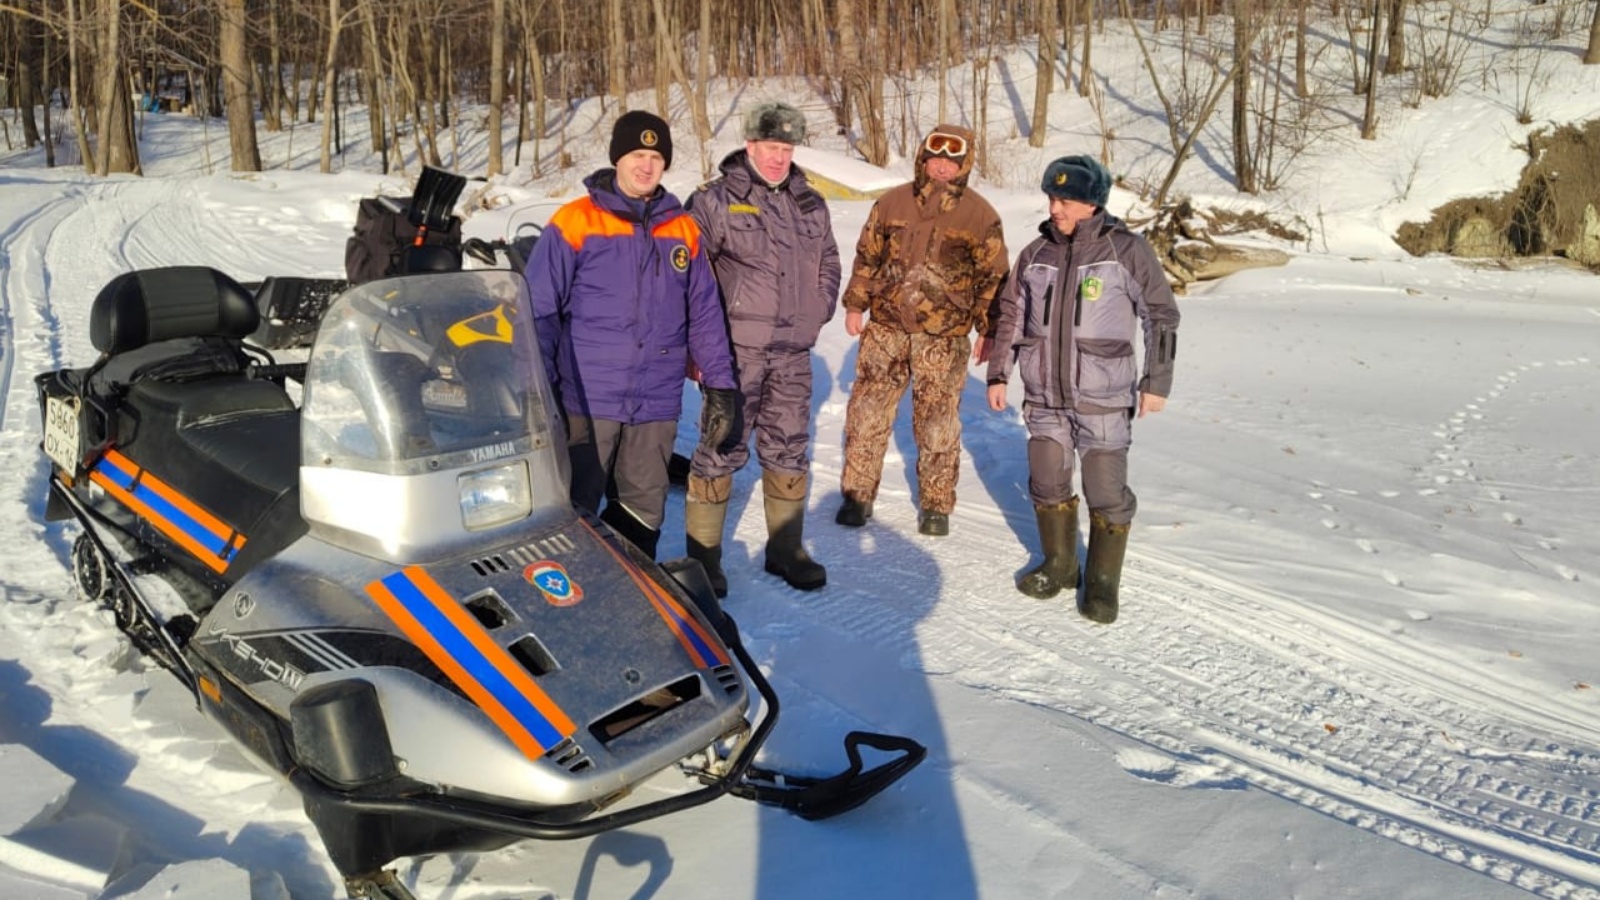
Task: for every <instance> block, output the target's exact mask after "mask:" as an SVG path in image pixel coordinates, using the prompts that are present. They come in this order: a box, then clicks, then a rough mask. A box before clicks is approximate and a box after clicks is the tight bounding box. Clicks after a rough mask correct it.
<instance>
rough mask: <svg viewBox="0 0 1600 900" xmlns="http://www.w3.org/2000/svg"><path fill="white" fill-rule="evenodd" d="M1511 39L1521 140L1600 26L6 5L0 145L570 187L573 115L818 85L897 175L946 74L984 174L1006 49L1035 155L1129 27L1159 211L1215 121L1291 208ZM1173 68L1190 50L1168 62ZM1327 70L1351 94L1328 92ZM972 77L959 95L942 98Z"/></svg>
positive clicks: (1223, 4)
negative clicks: (350, 137)
mask: <svg viewBox="0 0 1600 900" xmlns="http://www.w3.org/2000/svg"><path fill="white" fill-rule="evenodd" d="M1535 10H1537V13H1538V14H1537V15H1534V14H1533V13H1534V11H1535ZM1507 16H1511V17H1519V18H1517V19H1516V22H1517V27H1516V28H1515V29H1514V30H1513V33H1514V34H1515V35H1516V40H1515V44H1516V46H1513V47H1510V48H1507V49H1508V52H1507V54H1506V58H1507V59H1509V60H1511V63H1510V65H1509V66H1508V67H1507V68H1508V72H1507V76H1508V77H1511V78H1514V79H1516V80H1517V81H1516V83H1517V85H1518V86H1519V92H1518V95H1519V96H1520V97H1523V98H1525V99H1524V101H1523V102H1522V104H1521V106H1522V107H1523V108H1520V109H1519V110H1517V113H1518V118H1519V119H1522V120H1523V121H1532V117H1533V116H1534V115H1535V110H1534V109H1533V106H1534V105H1535V102H1536V100H1537V96H1538V94H1539V92H1540V91H1543V90H1547V89H1549V88H1550V86H1549V85H1548V76H1546V77H1545V79H1544V80H1543V81H1541V79H1540V68H1541V60H1542V59H1543V56H1544V54H1546V53H1547V52H1549V51H1548V50H1547V48H1548V46H1549V45H1550V44H1551V43H1552V42H1553V41H1555V40H1556V39H1558V38H1562V37H1566V36H1569V35H1572V34H1581V32H1582V31H1583V30H1585V29H1586V30H1587V32H1588V38H1587V44H1586V52H1585V56H1584V62H1585V63H1587V64H1597V63H1600V3H1596V2H1594V0H1537V2H1529V0H1521V2H1511V0H1355V2H1345V0H1310V2H1293V3H1291V2H1286V0H960V2H958V0H798V2H796V3H787V4H778V3H770V2H753V0H649V2H629V3H624V2H623V0H0V47H3V48H4V50H3V51H0V105H3V106H4V111H3V113H0V130H3V135H0V141H3V144H4V146H5V147H6V148H7V149H12V148H14V147H18V146H26V147H30V148H31V147H37V146H39V145H41V144H42V145H43V146H44V148H45V159H46V161H47V164H48V165H51V166H55V165H78V166H81V167H82V168H83V169H84V170H86V171H87V172H89V173H90V174H106V173H126V172H132V173H138V172H140V159H139V141H138V135H139V121H140V117H141V116H143V115H145V114H147V113H153V112H157V111H160V112H165V113H170V114H179V115H191V116H205V117H214V118H216V119H219V120H225V122H226V128H227V131H228V135H229V143H230V146H231V150H232V154H231V160H232V163H231V164H232V167H233V168H234V170H236V171H257V170H260V169H261V167H262V161H261V155H260V152H259V150H258V149H257V137H256V136H257V133H258V130H260V129H264V130H266V131H269V132H271V131H278V130H281V129H284V128H286V127H292V126H293V125H295V124H297V123H298V124H304V125H305V126H315V127H316V128H318V129H319V131H318V133H319V134H320V142H321V164H322V171H324V172H326V171H329V170H330V166H331V165H332V162H331V161H332V158H333V154H334V148H335V147H336V146H337V144H338V143H339V142H341V141H342V140H343V136H342V135H341V134H340V128H339V124H340V122H341V121H342V111H343V110H350V111H351V113H352V114H359V115H364V116H367V117H368V118H369V122H368V125H369V126H370V130H368V129H363V131H364V132H367V133H369V134H370V135H371V137H370V140H371V141H372V143H373V147H372V150H373V151H374V153H375V154H376V155H377V156H378V158H380V159H381V160H382V161H383V166H384V169H385V171H388V168H389V166H390V165H391V164H396V165H399V164H402V163H401V162H400V161H401V160H402V159H403V158H404V156H405V155H406V153H407V152H409V153H411V154H413V156H414V158H418V159H424V160H427V161H429V162H431V163H433V164H440V160H441V151H440V135H441V133H442V132H444V131H445V130H447V129H449V128H450V127H451V122H452V120H453V119H454V118H455V117H459V116H461V115H463V114H464V112H463V111H469V114H473V115H483V116H485V128H486V129H487V130H488V131H489V133H491V134H495V133H498V134H505V135H506V136H507V140H505V141H496V142H491V146H490V152H489V164H488V168H489V171H488V173H487V174H489V175H495V174H498V173H501V172H504V171H506V170H507V169H508V168H509V167H512V166H516V165H519V164H522V152H523V145H524V144H527V145H529V148H530V151H531V158H532V159H533V160H535V161H536V162H535V165H538V164H539V163H538V162H537V161H538V160H541V159H544V158H546V157H549V156H553V158H554V159H555V161H556V162H555V164H556V165H561V164H564V163H565V161H566V154H565V153H564V152H560V149H559V148H562V147H564V146H565V142H566V140H567V135H566V133H565V122H566V117H565V116H564V115H563V112H564V111H565V110H569V109H571V108H572V106H573V105H574V103H575V102H577V101H578V100H581V99H584V98H592V97H599V98H602V99H603V100H604V102H606V103H608V104H613V105H614V106H615V108H616V110H617V111H618V112H620V111H621V110H622V109H624V108H626V106H627V105H628V104H629V103H630V102H631V103H634V104H639V105H649V106H652V107H653V108H654V109H657V110H662V111H666V113H667V115H668V117H669V119H674V120H681V119H687V120H688V121H687V122H682V121H679V122H677V124H678V125H679V126H680V127H682V126H683V125H687V126H688V127H689V128H691V129H692V130H693V132H694V134H695V135H696V136H697V137H698V138H699V139H700V143H701V145H702V146H703V145H704V144H705V143H706V139H707V138H708V137H709V136H710V134H711V132H712V124H711V116H710V113H709V112H708V110H707V104H706V97H707V89H708V85H709V84H711V83H712V82H713V81H714V80H719V79H720V80H722V81H723V82H724V83H726V84H739V83H741V82H745V81H751V80H758V79H771V78H798V79H804V81H805V82H806V83H807V84H808V85H809V86H810V87H811V90H812V93H813V94H814V96H816V97H819V98H823V99H822V102H825V103H826V105H827V107H828V109H827V114H828V115H829V116H830V117H831V120H832V121H833V122H834V123H836V125H837V127H838V131H839V133H840V134H843V135H847V136H848V138H849V142H850V146H851V148H852V149H853V150H854V151H855V152H856V153H858V154H859V155H860V156H861V158H862V159H865V160H867V161H868V162H871V163H874V164H879V165H881V164H883V162H884V161H885V160H886V159H888V158H889V156H890V155H891V153H892V152H895V151H897V150H899V149H901V148H902V147H903V145H904V143H905V141H906V139H907V137H906V136H907V131H908V121H909V120H910V119H911V118H912V116H910V115H909V114H908V110H909V108H910V106H909V104H910V102H911V98H910V97H909V96H908V95H909V94H910V93H911V92H912V91H925V88H923V87H921V85H923V84H925V83H926V82H925V80H924V76H926V75H928V74H929V73H933V74H935V75H936V77H935V79H934V80H935V81H936V82H937V88H936V89H935V92H936V96H934V97H925V96H919V97H917V98H916V102H917V103H918V104H924V106H922V107H920V108H927V106H926V104H934V103H936V104H937V111H938V114H939V118H940V119H941V120H945V119H951V118H956V119H959V120H961V121H963V122H966V123H969V124H971V125H972V126H973V127H974V128H975V130H976V131H977V132H978V134H979V135H980V147H979V153H980V156H979V165H980V166H982V165H983V155H982V154H983V150H984V144H985V143H986V142H987V141H989V140H991V139H998V138H1004V137H1007V136H1009V133H1008V132H1002V131H1000V130H998V129H991V128H990V127H989V123H988V121H987V115H988V104H987V103H986V102H984V101H985V100H986V99H987V96H986V95H987V93H988V92H989V91H992V90H997V89H999V88H998V82H999V80H1000V79H999V77H998V76H997V75H996V74H995V66H996V65H997V64H998V62H999V60H998V56H999V54H1000V51H1001V49H1002V48H1014V47H1026V48H1029V49H1031V50H1032V53H1031V54H1030V59H1031V60H1032V61H1033V64H1034V66H1035V68H1036V71H1035V72H1034V73H1032V75H1033V77H1032V78H1031V81H1032V84H1033V92H1032V93H1033V96H1032V97H1031V102H1032V125H1033V127H1031V128H1029V129H1027V130H1026V139H1027V140H1028V142H1029V143H1030V144H1032V145H1033V146H1035V147H1037V146H1040V145H1041V144H1042V142H1043V140H1044V136H1045V132H1046V128H1045V127H1044V123H1045V122H1046V121H1047V116H1048V112H1049V108H1050V103H1051V101H1052V98H1053V97H1055V98H1059V97H1061V96H1062V95H1063V93H1065V92H1072V93H1074V94H1076V95H1077V96H1078V97H1082V98H1086V99H1087V100H1088V101H1089V104H1090V107H1091V108H1093V109H1098V108H1099V102H1098V95H1099V93H1100V92H1102V91H1104V90H1105V89H1106V86H1105V84H1104V83H1103V82H1102V81H1101V80H1099V79H1097V78H1096V77H1095V73H1096V64H1097V63H1096V58H1095V52H1096V48H1097V36H1099V35H1103V34H1104V33H1105V29H1107V28H1108V27H1122V28H1126V29H1129V30H1131V32H1132V35H1133V37H1134V38H1135V40H1136V46H1138V47H1139V48H1140V50H1141V52H1142V55H1143V61H1142V63H1143V64H1142V70H1143V71H1144V72H1145V74H1146V76H1147V77H1148V79H1149V82H1148V84H1146V85H1142V86H1140V88H1139V91H1140V92H1141V93H1143V92H1149V93H1150V94H1151V95H1152V96H1153V97H1154V98H1155V99H1154V102H1155V103H1156V104H1159V107H1160V109H1159V113H1160V114H1161V115H1162V116H1163V117H1164V119H1165V122H1166V126H1167V131H1168V136H1169V141H1170V148H1169V149H1170V152H1171V166H1170V168H1169V169H1168V171H1167V173H1166V176H1165V177H1164V178H1161V179H1152V183H1151V184H1148V185H1145V186H1144V188H1145V189H1146V193H1148V194H1149V195H1151V196H1152V198H1153V199H1154V200H1155V202H1156V204H1157V205H1160V204H1161V203H1162V202H1163V201H1165V200H1166V199H1167V194H1168V192H1169V190H1170V189H1171V185H1172V182H1173V179H1174V178H1175V177H1176V175H1177V173H1178V171H1179V170H1180V169H1181V167H1182V166H1183V164H1184V161H1185V160H1186V159H1187V158H1188V156H1189V155H1190V153H1191V151H1192V150H1193V144H1194V142H1195V140H1196V137H1197V136H1198V135H1199V134H1200V132H1201V131H1202V129H1203V128H1205V127H1206V126H1207V123H1208V122H1210V121H1211V120H1212V119H1213V118H1217V120H1218V122H1219V123H1220V125H1219V127H1222V128H1224V129H1226V133H1227V134H1228V135H1230V136H1231V140H1229V141H1228V145H1229V146H1228V148H1227V156H1228V158H1227V164H1228V165H1229V166H1230V167H1231V171H1232V177H1233V181H1234V183H1235V186H1236V187H1237V188H1238V190H1239V191H1241V192H1243V193H1247V194H1257V193H1261V192H1263V191H1271V190H1272V189H1273V188H1274V187H1275V184H1276V182H1277V180H1278V175H1279V174H1280V173H1281V172H1282V170H1283V168H1284V166H1285V165H1286V161H1287V160H1290V159H1292V158H1293V157H1294V155H1295V154H1296V153H1297V152H1299V150H1301V149H1303V148H1304V147H1305V146H1308V145H1309V144H1310V142H1312V141H1315V140H1316V139H1317V138H1318V136H1319V135H1320V134H1322V133H1324V132H1325V130H1326V129H1330V128H1357V129H1359V130H1360V131H1361V135H1362V136H1363V137H1369V138H1370V137H1371V136H1372V135H1373V133H1374V131H1375V129H1376V128H1377V127H1378V123H1379V121H1380V118H1379V115H1378V104H1379V97H1380V91H1379V90H1378V85H1379V84H1380V82H1388V83H1389V84H1390V85H1391V86H1392V89H1391V90H1389V91H1387V92H1386V93H1384V94H1383V96H1386V97H1395V98H1398V101H1397V102H1402V103H1412V104H1415V103H1420V102H1422V101H1423V100H1424V99H1426V98H1437V97H1443V96H1448V95H1449V94H1450V93H1451V92H1452V91H1453V90H1455V89H1456V87H1457V86H1458V85H1459V84H1460V83H1461V80H1462V79H1463V78H1465V77H1468V76H1469V73H1467V72H1466V71H1465V70H1464V68H1463V65H1462V61H1463V59H1464V58H1465V57H1466V53H1465V49H1466V47H1467V46H1469V44H1470V43H1471V42H1474V41H1479V40H1482V39H1483V35H1484V33H1485V32H1486V31H1487V30H1488V27H1489V25H1490V23H1492V22H1494V21H1496V20H1497V18H1499V17H1507ZM1580 43H1582V41H1580ZM1158 44H1159V45H1166V46H1168V47H1176V48H1177V50H1178V51H1179V52H1178V53H1176V54H1173V53H1165V54H1158V53H1157V52H1155V47H1156V46H1157V45H1158ZM1173 59H1177V60H1179V62H1178V63H1177V64H1173V63H1172V62H1171V60H1173ZM1330 60H1331V61H1336V62H1337V63H1338V64H1337V66H1333V67H1330V66H1329V65H1327V62H1328V61H1330ZM1318 62H1321V63H1322V64H1321V65H1316V63H1318ZM1544 68H1545V69H1548V68H1549V66H1548V63H1544ZM1330 69H1331V70H1332V71H1336V72H1338V73H1340V74H1339V77H1338V79H1337V80H1334V79H1330V78H1328V77H1326V75H1324V74H1317V75H1313V74H1312V73H1313V72H1317V73H1326V72H1328V71H1330ZM957 71H962V72H963V75H964V77H962V78H960V79H952V78H947V77H945V73H952V72H957ZM914 81H915V85H914V84H913V82H914ZM1523 85H1525V88H1524V87H1523ZM1336 94H1337V95H1342V96H1339V97H1338V98H1337V99H1335V98H1334V96H1333V95H1336ZM1352 95H1353V96H1358V97H1365V112H1364V114H1363V115H1361V116H1360V121H1357V122H1351V121H1349V118H1350V117H1349V116H1348V115H1340V114H1338V113H1337V112H1336V110H1338V109H1343V108H1347V107H1348V104H1347V103H1346V102H1345V101H1347V99H1348V98H1349V97H1350V96H1352ZM642 98H643V99H644V101H645V102H644V103H643V104H641V99H642ZM1524 117H1526V118H1524ZM913 139H914V138H913ZM551 142H553V143H554V145H555V147H556V148H557V150H558V152H555V153H554V154H551V153H550V152H549V151H550V149H551ZM508 148H509V149H510V151H511V157H512V158H511V159H507V158H506V152H505V151H506V149H508ZM707 167H709V160H708V159H702V168H703V169H705V168H707Z"/></svg>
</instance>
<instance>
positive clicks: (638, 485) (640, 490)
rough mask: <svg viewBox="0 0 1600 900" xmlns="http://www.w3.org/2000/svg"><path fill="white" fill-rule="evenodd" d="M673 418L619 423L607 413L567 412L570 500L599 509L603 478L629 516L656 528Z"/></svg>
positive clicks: (585, 507)
mask: <svg viewBox="0 0 1600 900" xmlns="http://www.w3.org/2000/svg"><path fill="white" fill-rule="evenodd" d="M677 434H678V423H677V421H675V420H674V421H668V422H645V423H642V424H639V425H625V424H623V423H622V422H613V421H611V420H609V419H590V418H586V417H584V416H573V415H569V416H567V455H568V457H569V458H570V460H571V462H572V505H574V506H576V507H577V508H578V509H579V510H581V511H583V512H587V513H589V514H590V515H597V514H598V513H599V512H600V499H601V498H602V497H604V496H605V494H606V484H607V482H612V481H614V482H615V483H616V489H617V493H616V497H615V498H613V499H612V500H611V501H610V502H612V503H621V504H622V506H623V508H625V509H627V510H628V511H629V512H630V513H632V514H633V517H634V518H636V519H638V520H639V521H640V522H642V523H643V524H645V525H646V526H648V527H650V528H654V529H656V530H657V531H659V530H660V529H661V522H662V520H663V519H665V518H666V511H667V459H668V458H670V457H671V456H672V442H673V440H674V439H676V438H677Z"/></svg>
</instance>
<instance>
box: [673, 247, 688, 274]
mask: <svg viewBox="0 0 1600 900" xmlns="http://www.w3.org/2000/svg"><path fill="white" fill-rule="evenodd" d="M672 267H673V268H674V269H677V270H678V271H679V272H683V271H686V270H687V269H688V268H689V248H688V247H685V246H684V245H682V244H679V245H678V246H676V247H673V248H672Z"/></svg>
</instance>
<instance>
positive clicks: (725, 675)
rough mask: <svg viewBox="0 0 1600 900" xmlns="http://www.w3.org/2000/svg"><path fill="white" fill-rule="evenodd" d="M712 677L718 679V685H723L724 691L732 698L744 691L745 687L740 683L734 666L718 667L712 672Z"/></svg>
mask: <svg viewBox="0 0 1600 900" xmlns="http://www.w3.org/2000/svg"><path fill="white" fill-rule="evenodd" d="M711 677H712V678H715V679H716V681H717V684H720V685H722V690H723V691H724V692H726V693H727V695H728V696H730V697H732V696H734V695H735V694H738V693H739V691H741V690H743V689H744V685H743V684H742V683H741V682H740V681H739V673H738V672H735V671H734V670H733V666H717V667H716V668H714V669H712V670H711Z"/></svg>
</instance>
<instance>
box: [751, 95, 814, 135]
mask: <svg viewBox="0 0 1600 900" xmlns="http://www.w3.org/2000/svg"><path fill="white" fill-rule="evenodd" d="M744 139H745V140H747V141H782V142H784V143H785V144H798V143H800V142H801V141H803V140H805V139H806V117H805V114H803V113H801V112H800V110H798V109H795V108H794V107H792V106H790V105H789V104H787V103H763V104H761V105H760V106H757V107H755V108H754V109H752V110H750V111H749V112H748V113H745V117H744Z"/></svg>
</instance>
